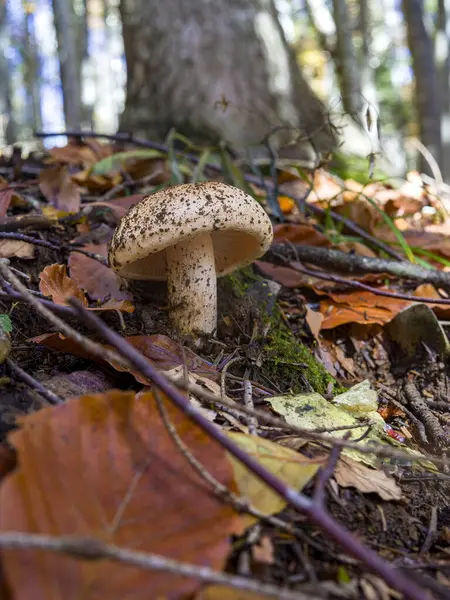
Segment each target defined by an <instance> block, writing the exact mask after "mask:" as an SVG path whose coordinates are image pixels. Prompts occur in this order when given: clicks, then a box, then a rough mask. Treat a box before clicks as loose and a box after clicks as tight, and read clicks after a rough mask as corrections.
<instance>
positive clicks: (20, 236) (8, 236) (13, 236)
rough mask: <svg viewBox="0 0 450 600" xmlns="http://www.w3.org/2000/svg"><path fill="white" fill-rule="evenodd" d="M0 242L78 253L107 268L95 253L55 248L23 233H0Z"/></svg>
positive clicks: (75, 248)
mask: <svg viewBox="0 0 450 600" xmlns="http://www.w3.org/2000/svg"><path fill="white" fill-rule="evenodd" d="M0 240H18V241H21V242H26V243H27V244H33V245H34V246H42V247H43V248H48V249H49V250H55V251H56V252H78V253H79V254H84V255H85V256H88V257H89V258H93V259H94V260H97V261H98V262H100V263H102V264H103V265H106V266H108V261H107V259H106V258H105V257H104V256H101V254H96V253H95V252H89V251H88V250H83V249H82V248H78V247H77V246H75V245H74V244H65V245H64V246H57V245H56V244H52V243H51V242H47V241H45V240H40V239H39V238H34V237H31V236H29V235H25V234H24V233H9V232H5V231H0Z"/></svg>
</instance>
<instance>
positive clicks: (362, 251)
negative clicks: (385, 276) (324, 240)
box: [335, 242, 376, 258]
mask: <svg viewBox="0 0 450 600" xmlns="http://www.w3.org/2000/svg"><path fill="white" fill-rule="evenodd" d="M335 249H336V250H340V251H341V252H345V253H346V254H350V253H353V254H357V255H359V256H369V257H371V258H374V257H376V254H375V252H373V250H371V249H370V248H368V247H367V246H365V245H364V244H361V243H360V242H340V243H339V244H336V245H335Z"/></svg>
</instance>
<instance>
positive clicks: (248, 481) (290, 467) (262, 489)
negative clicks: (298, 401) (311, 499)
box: [227, 431, 322, 520]
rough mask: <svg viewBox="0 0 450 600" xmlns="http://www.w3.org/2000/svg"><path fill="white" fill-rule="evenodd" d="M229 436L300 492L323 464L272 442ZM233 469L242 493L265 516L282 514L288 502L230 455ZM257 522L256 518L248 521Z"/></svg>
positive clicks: (242, 434) (232, 434) (244, 435)
mask: <svg viewBox="0 0 450 600" xmlns="http://www.w3.org/2000/svg"><path fill="white" fill-rule="evenodd" d="M227 435H228V436H229V437H230V438H231V439H232V440H233V442H234V443H235V444H237V445H238V446H239V447H240V448H242V449H243V450H245V452H246V453H247V454H249V455H250V456H252V457H253V458H254V459H255V460H257V461H258V462H259V463H261V464H262V465H264V467H265V468H266V469H267V470H268V471H270V472H271V473H273V474H274V475H276V476H277V477H278V478H279V479H281V480H282V481H283V482H284V483H285V484H287V485H290V486H291V487H293V488H294V489H296V490H301V489H303V488H304V487H305V485H306V484H307V483H308V482H309V481H310V480H311V479H312V478H313V477H314V475H315V474H316V473H317V470H318V468H319V466H320V464H321V462H322V461H320V459H319V460H318V459H314V460H311V459H309V458H306V457H305V456H303V455H302V454H300V453H299V452H296V451H295V450H291V448H286V447H285V446H281V445H280V444H276V443H275V442H271V441H270V440H266V439H264V438H260V437H257V436H254V435H248V434H245V433H236V432H232V431H229V432H227ZM229 459H230V461H231V463H232V465H233V469H234V474H235V479H236V485H237V487H238V490H239V493H240V494H241V496H244V498H247V499H248V500H249V501H250V503H251V504H252V505H253V506H254V507H255V508H257V509H258V510H259V511H261V512H262V513H264V514H266V515H271V514H274V513H277V512H279V511H280V510H283V508H285V506H286V501H285V500H284V499H283V498H282V497H281V496H279V495H278V494H277V493H276V492H275V491H274V490H273V489H272V488H269V487H268V486H267V484H265V483H263V482H262V481H261V480H260V479H259V477H257V476H256V475H254V474H253V473H251V472H250V471H249V470H248V469H247V468H246V467H245V466H244V465H243V464H242V463H240V462H239V461H237V460H236V459H235V458H234V457H232V456H231V455H229ZM246 518H247V519H249V520H254V517H246Z"/></svg>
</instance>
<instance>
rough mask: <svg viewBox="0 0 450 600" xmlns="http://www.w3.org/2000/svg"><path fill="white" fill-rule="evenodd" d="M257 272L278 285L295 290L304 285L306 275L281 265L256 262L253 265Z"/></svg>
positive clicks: (306, 278)
mask: <svg viewBox="0 0 450 600" xmlns="http://www.w3.org/2000/svg"><path fill="white" fill-rule="evenodd" d="M254 264H255V265H256V266H257V268H258V271H260V272H261V273H262V274H263V275H264V276H265V277H270V279H273V280H274V281H276V282H277V283H279V284H280V285H282V286H284V287H287V288H296V287H301V286H304V285H306V281H307V280H308V275H305V274H303V273H300V272H299V271H296V270H295V269H291V268H290V267H282V266H281V265H274V264H272V263H269V262H264V261H262V260H257V261H255V263H254Z"/></svg>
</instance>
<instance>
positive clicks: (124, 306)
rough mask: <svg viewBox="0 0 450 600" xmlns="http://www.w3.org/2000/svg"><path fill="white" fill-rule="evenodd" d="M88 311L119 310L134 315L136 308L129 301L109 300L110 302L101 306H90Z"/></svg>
mask: <svg viewBox="0 0 450 600" xmlns="http://www.w3.org/2000/svg"><path fill="white" fill-rule="evenodd" d="M88 310H97V311H106V310H118V311H119V312H126V313H133V312H134V306H133V305H132V304H131V302H130V301H129V300H108V302H105V304H102V305H101V306H90V307H89V309H88Z"/></svg>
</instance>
